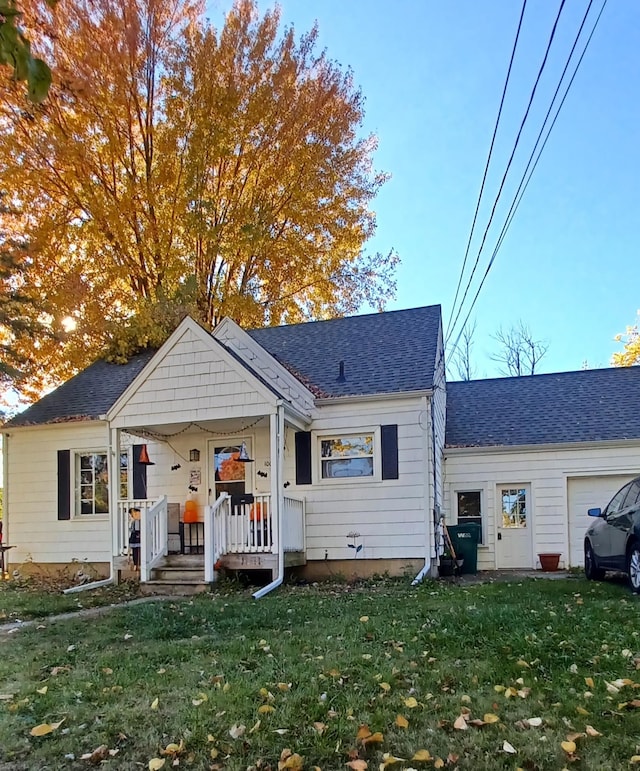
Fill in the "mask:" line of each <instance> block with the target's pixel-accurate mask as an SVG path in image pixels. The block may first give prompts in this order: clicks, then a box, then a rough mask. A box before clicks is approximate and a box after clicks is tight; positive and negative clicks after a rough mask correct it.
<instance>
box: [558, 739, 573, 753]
mask: <svg viewBox="0 0 640 771" xmlns="http://www.w3.org/2000/svg"><path fill="white" fill-rule="evenodd" d="M560 746H561V747H562V749H563V750H564V751H565V752H566V753H567V755H573V754H574V753H575V751H576V743H575V742H571V741H566V742H560Z"/></svg>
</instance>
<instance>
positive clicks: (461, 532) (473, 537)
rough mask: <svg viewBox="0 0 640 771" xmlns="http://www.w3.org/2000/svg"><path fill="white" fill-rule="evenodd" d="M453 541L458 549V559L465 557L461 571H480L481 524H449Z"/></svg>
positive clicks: (448, 527)
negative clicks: (479, 542)
mask: <svg viewBox="0 0 640 771" xmlns="http://www.w3.org/2000/svg"><path fill="white" fill-rule="evenodd" d="M447 530H448V531H449V536H450V537H451V543H452V544H453V548H454V549H455V550H456V556H457V557H458V559H464V562H463V563H462V567H461V568H460V572H461V573H477V572H478V541H479V540H480V525H476V524H474V523H469V524H468V525H447Z"/></svg>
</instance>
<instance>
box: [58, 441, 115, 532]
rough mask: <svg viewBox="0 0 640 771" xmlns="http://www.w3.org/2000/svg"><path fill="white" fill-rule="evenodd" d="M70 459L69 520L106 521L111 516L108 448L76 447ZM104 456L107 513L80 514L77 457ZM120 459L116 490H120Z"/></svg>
mask: <svg viewBox="0 0 640 771" xmlns="http://www.w3.org/2000/svg"><path fill="white" fill-rule="evenodd" d="M69 453H70V457H69V464H70V466H71V468H70V469H69V471H70V474H69V477H70V485H71V489H70V490H69V496H70V498H69V500H70V502H71V519H72V520H75V521H76V522H99V521H101V520H108V519H109V517H110V516H111V507H112V505H113V504H112V501H111V474H112V468H111V461H110V458H109V448H108V447H77V448H76V449H72V450H70V451H69ZM91 454H95V455H106V456H107V474H108V479H107V491H108V496H109V511H107V512H105V513H104V514H102V513H101V514H81V513H80V497H79V488H80V483H79V467H78V463H79V460H78V456H80V455H91ZM119 482H120V457H119V456H118V489H119V488H120V484H119Z"/></svg>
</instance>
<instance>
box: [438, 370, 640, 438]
mask: <svg viewBox="0 0 640 771" xmlns="http://www.w3.org/2000/svg"><path fill="white" fill-rule="evenodd" d="M616 439H640V366H637V367H621V368H610V369H594V370H581V371H579V372H560V373H556V374H551V375H533V376H530V377H518V378H496V379H493V380H471V381H468V382H456V383H448V384H447V429H446V446H447V447H491V446H496V445H507V446H515V445H527V444H547V443H557V442H598V441H607V440H616Z"/></svg>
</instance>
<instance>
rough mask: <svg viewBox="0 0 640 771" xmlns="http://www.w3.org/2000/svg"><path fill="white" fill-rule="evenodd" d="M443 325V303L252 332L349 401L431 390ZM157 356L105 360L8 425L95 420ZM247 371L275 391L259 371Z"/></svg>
mask: <svg viewBox="0 0 640 771" xmlns="http://www.w3.org/2000/svg"><path fill="white" fill-rule="evenodd" d="M439 328H440V306H439V305H433V306H430V307H427V308H415V309H413V310H406V311H391V312H388V313H375V314H370V315H366V316H350V317H348V318H343V319H334V320H331V321H316V322H309V323H306V324H296V325H293V326H288V327H269V328H267V329H257V330H252V331H250V332H249V334H250V335H251V336H252V337H253V338H254V339H255V340H256V341H257V342H258V343H259V344H260V345H262V346H263V347H264V348H265V349H266V350H267V351H269V353H271V354H273V355H275V356H276V357H277V358H278V359H279V360H280V361H282V363H283V364H284V365H285V366H286V367H287V368H288V369H289V370H291V371H293V372H294V373H297V374H298V375H299V376H300V379H301V380H302V381H303V382H304V383H305V385H307V386H308V387H310V388H311V390H312V391H313V392H314V393H316V395H320V394H322V395H332V396H342V395H349V394H357V395H362V394H375V393H384V392H387V391H390V392H396V391H397V392H401V391H411V390H420V389H428V388H431V385H432V382H433V371H434V365H435V356H436V346H437V340H438V330H439ZM154 353H155V351H151V350H149V351H145V352H143V353H140V354H138V355H137V356H134V357H133V358H132V359H131V360H130V361H129V362H128V363H127V364H110V363H108V362H106V361H97V362H95V363H94V364H92V365H91V366H90V367H87V369H85V370H83V371H82V372H80V373H79V374H78V375H76V376H75V377H73V378H71V379H70V380H68V381H67V382H66V383H64V384H63V385H61V386H60V387H59V388H57V389H56V390H55V391H52V392H51V393H50V394H47V396H44V397H43V398H42V399H40V401H38V402H36V403H35V404H33V405H32V406H31V407H29V408H28V409H26V410H25V411H24V412H21V413H20V414H19V415H16V417H15V418H13V419H12V420H11V421H10V422H9V423H7V426H8V427H9V426H26V425H38V424H44V423H56V422H66V421H73V420H95V419H97V418H98V417H99V416H100V415H104V414H105V413H106V412H107V411H108V410H109V408H110V407H112V406H113V404H115V402H116V400H117V399H118V397H119V396H120V395H121V394H122V393H123V392H124V390H125V389H126V388H127V386H128V385H129V384H130V383H131V382H132V381H133V380H134V378H135V377H136V376H137V375H138V374H139V372H140V371H141V370H142V368H143V367H144V366H145V364H147V362H148V361H149V360H150V359H151V358H152V356H153V354H154ZM230 353H232V355H234V356H235V354H233V352H231V351H230ZM236 358H237V357H236ZM340 361H344V363H345V375H346V379H345V382H343V383H339V382H337V377H338V372H339V369H338V367H339V362H340ZM247 369H249V371H251V372H253V374H255V375H256V376H257V377H258V378H259V379H260V380H261V381H262V382H265V384H266V385H267V386H268V387H269V388H272V386H271V385H270V384H269V383H266V381H264V379H263V378H262V377H261V376H260V375H259V374H258V373H256V372H254V371H253V370H252V369H251V367H249V366H247Z"/></svg>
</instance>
